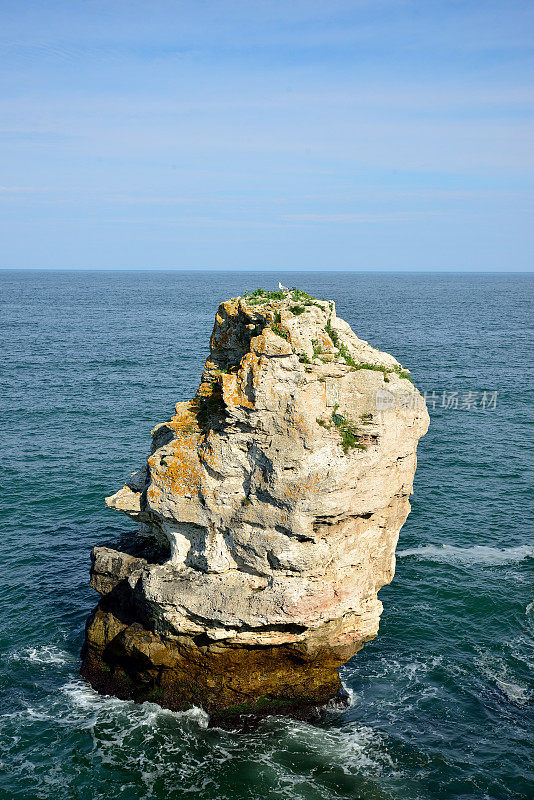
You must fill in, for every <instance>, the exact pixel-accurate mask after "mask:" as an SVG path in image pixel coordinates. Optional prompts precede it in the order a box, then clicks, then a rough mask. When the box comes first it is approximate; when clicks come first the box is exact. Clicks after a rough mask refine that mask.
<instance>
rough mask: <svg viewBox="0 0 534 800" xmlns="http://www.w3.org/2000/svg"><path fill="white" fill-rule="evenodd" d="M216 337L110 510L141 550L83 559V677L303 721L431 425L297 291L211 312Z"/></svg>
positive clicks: (358, 635)
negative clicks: (94, 595) (89, 598)
mask: <svg viewBox="0 0 534 800" xmlns="http://www.w3.org/2000/svg"><path fill="white" fill-rule="evenodd" d="M210 345H211V351H210V356H209V358H208V359H207V361H206V364H205V367H204V371H203V374H202V378H201V382H200V386H199V389H198V392H197V394H196V396H195V397H194V398H193V400H191V401H189V402H180V403H178V404H177V406H176V411H175V414H174V416H173V417H172V418H171V419H170V420H169V421H168V422H165V423H162V424H160V425H158V426H156V427H155V428H154V430H153V431H152V437H153V440H152V441H153V444H152V452H151V455H150V456H149V458H148V460H147V463H146V465H145V466H144V467H143V468H142V469H141V470H139V471H138V472H136V473H134V474H133V475H132V477H131V479H130V480H129V481H128V482H127V484H126V485H125V486H124V487H123V488H122V489H121V490H120V491H118V492H117V493H116V494H114V495H112V496H111V497H109V498H107V504H108V505H109V506H110V507H111V508H114V509H117V510H120V511H123V512H124V513H126V514H127V515H128V516H129V517H131V518H132V519H134V520H135V521H136V522H137V523H138V524H139V532H138V534H137V544H138V545H139V542H145V543H147V544H146V547H145V552H144V554H142V555H139V553H137V554H133V555H132V554H131V553H128V552H125V551H124V550H117V549H110V548H108V547H96V548H95V549H94V551H93V556H92V559H93V564H92V570H91V585H92V586H93V588H95V589H96V590H97V591H98V592H100V594H101V595H102V599H101V601H100V603H99V605H98V607H97V609H96V610H95V612H94V613H93V615H92V616H91V618H90V619H89V621H88V625H87V633H86V642H85V645H84V653H83V665H82V674H83V675H84V676H85V677H87V678H88V680H89V681H90V682H91V684H92V685H93V686H94V687H95V688H96V689H98V690H99V691H101V692H104V693H110V694H114V695H117V696H118V697H123V698H134V699H138V700H143V699H149V700H153V701H155V702H158V703H160V704H161V705H164V706H167V707H169V708H172V709H183V708H187V707H190V706H191V705H199V706H202V707H203V708H205V709H206V710H207V711H209V712H210V713H211V714H212V716H213V718H214V719H216V720H222V719H224V718H227V717H232V716H233V715H236V714H239V713H242V712H250V713H270V712H273V711H274V712H282V713H284V712H285V713H300V711H303V710H304V709H306V708H309V707H311V706H315V705H317V704H321V703H325V702H326V701H328V700H329V699H330V698H332V697H335V696H336V694H337V693H338V692H339V690H340V680H339V676H338V672H337V668H338V667H339V666H340V665H341V664H343V663H345V662H346V661H347V660H348V659H349V658H351V657H352V656H353V655H354V654H355V653H356V652H357V651H358V650H359V649H360V648H361V647H362V646H363V644H364V643H365V642H366V641H369V640H370V639H372V638H373V637H374V636H375V635H376V633H377V631H378V623H379V617H380V613H381V610H382V606H381V603H380V601H379V600H378V599H377V592H378V591H379V589H380V588H381V587H382V586H383V585H384V584H386V583H388V582H389V581H391V579H392V577H393V574H394V567H395V555H394V553H395V547H396V543H397V539H398V535H399V530H400V528H401V526H402V525H403V523H404V521H405V519H406V517H407V515H408V512H409V509H410V505H409V496H410V494H411V492H412V484H413V477H414V472H415V467H416V447H417V441H418V439H419V437H420V436H422V435H423V434H424V433H425V432H426V429H427V427H428V414H427V411H426V408H425V405H424V402H423V400H422V398H421V395H420V394H419V393H418V392H417V390H416V389H415V388H414V386H413V385H412V383H411V381H410V378H409V373H408V372H406V371H405V370H403V368H402V367H401V365H400V364H399V363H398V362H397V361H396V360H395V359H394V358H393V356H391V355H388V354H386V353H382V352H380V351H378V350H376V349H374V348H373V347H371V346H370V345H369V344H367V342H364V341H362V340H361V339H358V338H357V337H356V336H355V334H354V333H353V332H352V330H351V329H350V327H349V326H348V325H347V323H346V322H344V321H343V320H341V319H339V318H338V317H337V316H336V313H335V307H334V304H333V303H331V302H327V301H321V300H316V299H315V298H310V297H309V296H307V295H305V293H302V292H299V291H298V290H295V291H292V292H283V291H280V292H271V293H264V292H263V293H262V292H257V293H255V294H253V295H248V296H245V297H242V298H235V299H233V300H230V301H227V302H225V303H222V304H221V305H220V307H219V309H218V312H217V315H216V319H215V326H214V329H213V333H212V336H211V341H210Z"/></svg>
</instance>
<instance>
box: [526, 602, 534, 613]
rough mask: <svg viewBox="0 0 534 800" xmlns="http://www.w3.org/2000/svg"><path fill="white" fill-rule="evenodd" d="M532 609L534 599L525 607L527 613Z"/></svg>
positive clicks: (533, 609) (533, 608)
mask: <svg viewBox="0 0 534 800" xmlns="http://www.w3.org/2000/svg"><path fill="white" fill-rule="evenodd" d="M532 611H534V600H532V601H531V602H530V603H529V604H528V606H527V607H526V608H525V614H530V613H531V612H532Z"/></svg>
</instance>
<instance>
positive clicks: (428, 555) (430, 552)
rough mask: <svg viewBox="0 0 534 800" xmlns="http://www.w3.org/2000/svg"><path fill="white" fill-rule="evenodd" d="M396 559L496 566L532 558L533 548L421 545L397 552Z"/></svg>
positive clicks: (521, 546)
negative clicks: (408, 557)
mask: <svg viewBox="0 0 534 800" xmlns="http://www.w3.org/2000/svg"><path fill="white" fill-rule="evenodd" d="M396 555H397V558H406V557H407V556H415V557H417V558H420V559H422V560H426V561H442V562H452V563H457V564H468V565H469V564H482V565H485V566H498V565H499V564H506V563H509V562H519V561H524V560H525V559H526V558H534V547H532V546H531V545H526V544H525V545H520V546H518V547H505V548H499V547H487V546H485V545H474V546H473V547H456V546H455V545H451V544H442V545H439V546H438V545H433V544H428V545H422V546H421V547H414V548H412V549H408V550H399V551H397V554H396Z"/></svg>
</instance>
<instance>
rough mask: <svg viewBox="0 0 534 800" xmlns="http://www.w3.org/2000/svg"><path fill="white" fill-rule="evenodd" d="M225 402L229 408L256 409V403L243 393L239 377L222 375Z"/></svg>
mask: <svg viewBox="0 0 534 800" xmlns="http://www.w3.org/2000/svg"><path fill="white" fill-rule="evenodd" d="M221 382H222V390H223V400H224V402H225V404H226V405H227V406H228V407H232V406H244V407H245V408H254V403H253V402H252V401H251V400H249V399H248V397H247V396H246V395H245V393H244V392H243V387H242V382H241V381H240V380H238V376H237V375H221Z"/></svg>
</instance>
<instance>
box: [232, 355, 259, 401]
mask: <svg viewBox="0 0 534 800" xmlns="http://www.w3.org/2000/svg"><path fill="white" fill-rule="evenodd" d="M262 366H263V360H262V359H261V358H258V356H257V355H256V354H255V353H247V354H246V356H245V357H244V358H243V359H242V360H241V368H240V370H239V373H238V375H239V383H240V386H241V391H242V392H243V394H244V387H245V386H246V385H247V384H248V380H249V378H248V376H249V374H252V385H253V386H258V385H259V382H260V375H261V369H262Z"/></svg>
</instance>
